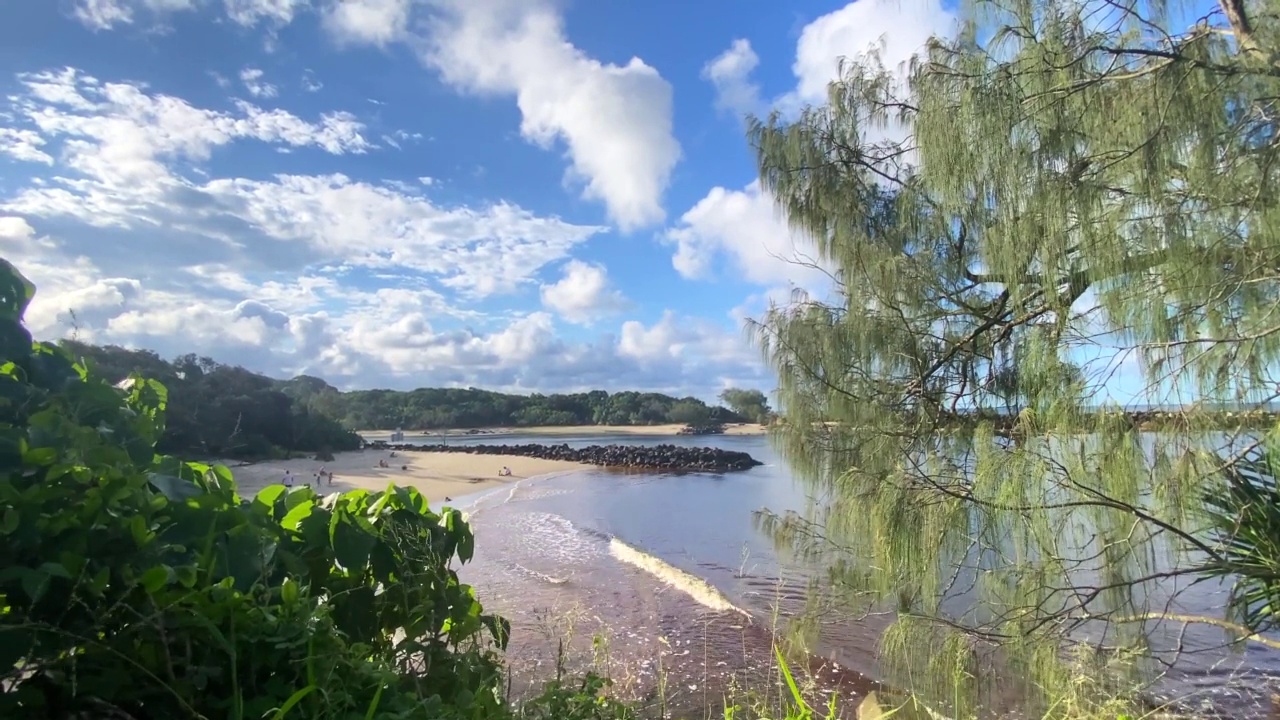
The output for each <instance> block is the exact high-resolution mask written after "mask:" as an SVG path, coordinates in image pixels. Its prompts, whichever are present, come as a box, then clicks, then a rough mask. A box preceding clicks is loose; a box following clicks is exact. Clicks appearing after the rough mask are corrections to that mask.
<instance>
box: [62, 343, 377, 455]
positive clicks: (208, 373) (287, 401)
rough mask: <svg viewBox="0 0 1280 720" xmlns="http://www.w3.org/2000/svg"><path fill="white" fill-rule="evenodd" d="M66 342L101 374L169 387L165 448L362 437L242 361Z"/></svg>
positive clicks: (322, 446)
mask: <svg viewBox="0 0 1280 720" xmlns="http://www.w3.org/2000/svg"><path fill="white" fill-rule="evenodd" d="M59 345H60V346H61V349H62V350H64V351H65V352H67V354H68V355H69V356H70V357H73V358H75V359H76V360H77V361H78V362H82V363H84V364H85V365H86V366H88V367H91V368H93V372H94V374H95V375H96V376H98V377H101V378H103V379H104V380H106V381H107V382H110V383H119V382H121V381H123V380H125V379H126V378H128V377H130V376H131V375H134V374H137V375H140V376H142V377H145V378H147V379H149V380H155V381H157V382H160V383H162V384H163V385H164V386H165V387H166V388H167V389H168V396H169V399H168V406H167V408H166V411H165V425H164V431H163V433H162V434H161V435H160V437H159V439H158V440H157V448H158V449H159V451H160V452H162V453H172V454H180V455H184V456H188V457H190V456H194V457H206V458H213V457H225V458H262V457H271V456H276V455H280V454H282V453H286V452H318V453H328V452H340V451H343V450H354V449H356V448H357V447H359V445H360V437H359V436H358V435H356V434H355V433H354V432H351V430H350V429H348V428H344V427H343V426H342V424H341V423H339V422H338V421H337V420H336V419H335V418H334V416H333V415H330V414H326V413H324V412H320V411H317V410H316V409H315V408H313V407H310V406H309V405H308V404H307V403H305V402H298V401H297V400H296V399H295V398H294V397H293V396H292V395H290V393H289V392H288V383H282V382H280V381H279V380H274V379H272V378H269V377H266V376H264V375H259V374H258V373H254V372H251V371H249V370H246V369H244V368H242V367H238V366H235V365H225V364H222V363H218V362H215V361H214V360H212V359H210V358H207V357H198V356H196V355H192V354H188V355H183V356H181V357H178V358H175V359H174V360H172V361H169V360H165V359H163V358H161V357H160V356H159V355H157V354H156V353H155V352H152V351H150V350H129V349H126V348H122V347H118V346H102V347H99V346H95V345H89V344H87V343H83V342H78V341H75V340H62V341H61V342H60V343H59Z"/></svg>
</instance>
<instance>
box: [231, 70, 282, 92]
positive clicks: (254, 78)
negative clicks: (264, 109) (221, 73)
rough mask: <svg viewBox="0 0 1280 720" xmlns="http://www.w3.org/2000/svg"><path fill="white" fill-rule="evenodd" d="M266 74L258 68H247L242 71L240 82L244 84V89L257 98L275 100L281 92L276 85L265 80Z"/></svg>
mask: <svg viewBox="0 0 1280 720" xmlns="http://www.w3.org/2000/svg"><path fill="white" fill-rule="evenodd" d="M265 74H266V73H264V72H262V70H260V69H258V68H251V67H247V68H245V69H243V70H241V71H240V82H242V83H244V89H245V90H248V91H249V94H250V95H252V96H254V97H256V98H273V97H275V96H276V95H277V94H279V91H278V90H277V89H276V86H275V85H272V84H271V83H269V82H267V81H266V80H264V79H263V76H264V75H265Z"/></svg>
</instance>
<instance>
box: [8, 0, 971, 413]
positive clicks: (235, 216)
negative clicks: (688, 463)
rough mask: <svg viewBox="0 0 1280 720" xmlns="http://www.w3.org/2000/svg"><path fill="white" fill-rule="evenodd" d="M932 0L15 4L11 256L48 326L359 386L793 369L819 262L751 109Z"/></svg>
mask: <svg viewBox="0 0 1280 720" xmlns="http://www.w3.org/2000/svg"><path fill="white" fill-rule="evenodd" d="M954 11H955V10H954V7H952V6H949V5H947V4H943V3H941V2H940V0H857V2H853V3H843V2H839V1H829V0H828V1H819V0H800V1H798V2H793V3H778V2H773V1H766V0H698V1H697V2H689V1H688V0H681V1H679V2H676V1H674V0H650V1H648V2H635V1H629V2H624V1H623V0H590V1H587V0H12V1H10V2H8V3H5V4H4V5H3V7H2V8H0V95H2V96H3V100H2V101H0V254H2V255H3V256H4V257H6V258H7V259H9V260H11V261H12V262H14V263H15V264H16V265H18V267H19V269H20V270H21V271H22V272H23V273H24V274H26V275H27V276H28V277H29V278H30V279H31V280H33V281H34V282H35V283H36V285H37V287H38V291H37V297H36V300H35V301H34V303H33V305H32V307H31V308H30V310H29V311H28V315H27V321H28V326H29V327H30V329H31V330H32V331H33V333H34V334H35V335H36V336H37V337H41V338H45V339H52V338H54V337H60V336H75V337H77V338H78V339H81V340H85V341H89V342H94V343H103V344H105V343H113V344H120V345H125V346H128V347H140V348H148V349H152V350H155V351H157V352H158V353H159V354H160V355H161V356H163V357H167V358H168V357H174V356H177V355H179V354H183V353H187V352H195V353H198V354H202V355H208V356H211V357H213V358H215V359H216V360H219V361H221V362H226V363H234V364H241V365H244V366H245V367H247V368H249V369H251V370H254V371H257V372H262V373H266V374H268V375H272V376H276V377H289V376H293V375H297V374H310V375H316V376H319V377H322V378H324V379H326V380H328V381H329V382H330V383H332V384H334V385H336V386H338V387H340V388H344V389H347V388H372V387H387V388H396V389H409V388H414V387H423V386H441V385H455V386H475V387H483V388H487V389H496V390H504V391H513V392H533V391H537V392H559V391H576V390H585V389H594V388H603V389H607V390H611V391H616V390H624V389H636V390H652V391H660V392H668V393H672V394H676V395H686V394H689V395H695V396H697V397H702V398H704V399H710V398H712V397H714V396H715V395H716V394H717V393H719V391H720V390H722V389H723V388H725V387H730V386H737V387H751V388H759V389H763V390H766V391H769V390H771V389H772V388H773V387H774V385H775V381H774V378H773V376H772V374H771V372H770V371H769V369H768V368H766V367H765V366H764V365H763V363H762V362H761V359H760V357H759V354H758V352H757V351H756V350H755V349H753V347H752V346H751V345H750V343H749V342H748V340H747V338H746V335H745V333H744V320H745V319H746V318H749V317H759V316H760V315H761V314H762V312H763V310H764V309H765V308H766V307H767V302H768V300H769V299H771V298H773V299H780V298H785V297H786V296H787V295H788V294H789V293H790V291H791V288H793V287H799V288H802V289H806V290H817V289H818V288H819V287H820V286H821V283H822V277H821V276H820V275H817V274H815V273H814V272H813V271H808V270H805V269H803V268H800V267H797V266H796V265H795V263H794V262H792V260H793V259H794V258H796V257H797V255H798V254H799V255H803V253H804V248H805V243H804V241H803V239H802V238H797V237H795V236H794V235H793V234H792V233H791V232H790V231H789V229H788V228H787V227H786V224H785V223H784V222H783V221H782V219H781V218H780V216H779V215H778V213H777V212H776V210H775V208H774V206H773V204H772V202H771V201H770V200H769V199H768V198H767V197H765V196H763V195H762V194H761V193H760V192H759V189H758V186H757V185H756V184H755V178H756V172H755V166H754V161H753V158H752V155H751V152H750V149H749V148H748V146H747V143H746V141H745V137H744V132H743V122H742V118H743V116H744V114H746V113H757V114H762V113H767V112H769V111H770V110H779V111H781V112H783V113H794V112H795V111H796V110H797V109H798V108H800V107H803V106H804V105H806V104H818V103H821V102H823V100H824V97H825V92H826V85H827V83H828V82H829V81H831V80H832V79H834V78H835V76H836V74H837V68H838V62H839V58H841V57H844V56H853V55H857V54H859V53H862V52H864V51H865V50H867V49H868V48H869V47H871V46H872V44H873V43H877V42H883V44H884V45H883V47H884V51H883V57H884V59H885V61H886V63H887V64H888V65H890V66H896V65H898V64H899V63H902V62H904V61H906V60H908V59H909V58H910V56H911V55H912V54H913V53H914V52H916V51H917V50H919V49H920V48H921V47H922V46H923V45H924V43H925V42H926V40H927V39H928V37H929V36H930V35H931V34H935V33H938V34H945V33H947V32H949V30H950V29H951V28H952V27H953V26H954V22H955V17H954Z"/></svg>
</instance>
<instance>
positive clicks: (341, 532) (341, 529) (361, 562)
mask: <svg viewBox="0 0 1280 720" xmlns="http://www.w3.org/2000/svg"><path fill="white" fill-rule="evenodd" d="M334 519H335V520H336V521H337V523H336V525H334V526H333V527H331V528H330V537H331V541H332V543H333V554H334V555H335V556H336V557H337V559H338V562H339V563H342V567H344V568H346V569H347V571H348V572H351V573H352V574H355V575H359V574H361V573H363V572H364V569H365V566H366V565H367V564H368V562H369V553H370V552H372V551H373V546H374V545H375V544H376V543H377V538H376V537H374V536H373V535H372V534H370V533H369V532H368V531H366V530H364V529H363V528H360V527H359V526H357V525H356V524H355V523H354V522H353V521H352V520H351V519H350V516H347V517H343V516H339V515H335V516H334Z"/></svg>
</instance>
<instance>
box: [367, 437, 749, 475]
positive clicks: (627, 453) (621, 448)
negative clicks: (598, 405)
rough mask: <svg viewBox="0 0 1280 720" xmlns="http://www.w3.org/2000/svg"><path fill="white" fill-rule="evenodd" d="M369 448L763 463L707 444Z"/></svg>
mask: <svg viewBox="0 0 1280 720" xmlns="http://www.w3.org/2000/svg"><path fill="white" fill-rule="evenodd" d="M365 447H366V448H368V449H371V450H395V451H396V452H448V453H467V454H469V455H517V456H519V457H531V458H539V459H542V460H564V461H567V462H579V463H586V464H588V465H599V466H602V467H616V468H634V469H638V470H696V471H702V472H729V471H733V470H749V469H751V468H753V467H756V466H757V465H763V463H761V462H760V461H759V460H756V459H755V458H753V457H751V456H750V455H748V454H747V453H744V452H735V451H732V450H721V449H719V448H710V447H683V446H679V445H588V446H586V447H580V448H573V447H569V446H568V445H566V444H560V445H541V444H538V443H528V444H521V445H444V444H440V445H406V444H402V443H387V442H381V441H377V442H371V443H368V444H366V445H365Z"/></svg>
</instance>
